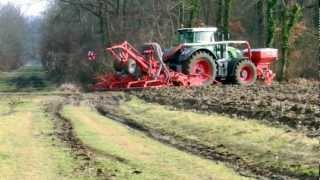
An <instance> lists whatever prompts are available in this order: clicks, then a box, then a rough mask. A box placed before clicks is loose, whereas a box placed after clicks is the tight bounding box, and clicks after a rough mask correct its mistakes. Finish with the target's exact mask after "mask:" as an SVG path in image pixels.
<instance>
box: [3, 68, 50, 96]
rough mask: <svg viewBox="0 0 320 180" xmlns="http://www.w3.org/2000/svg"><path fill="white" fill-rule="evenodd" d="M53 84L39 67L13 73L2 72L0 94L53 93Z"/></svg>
mask: <svg viewBox="0 0 320 180" xmlns="http://www.w3.org/2000/svg"><path fill="white" fill-rule="evenodd" d="M52 90H54V86H53V84H52V83H51V82H50V81H48V80H47V79H46V73H45V72H44V71H43V70H42V69H41V68H38V67H23V68H20V69H19V70H16V71H12V72H0V92H34V91H38V92H39V91H41V92H46V91H52Z"/></svg>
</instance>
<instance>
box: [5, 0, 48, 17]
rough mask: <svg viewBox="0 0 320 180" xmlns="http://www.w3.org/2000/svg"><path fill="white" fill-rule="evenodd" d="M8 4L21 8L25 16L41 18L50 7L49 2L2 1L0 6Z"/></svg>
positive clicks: (42, 0) (37, 0)
mask: <svg viewBox="0 0 320 180" xmlns="http://www.w3.org/2000/svg"><path fill="white" fill-rule="evenodd" d="M8 2H10V3H12V4H15V5H17V6H18V7H20V8H21V11H22V13H23V14H24V15H25V16H40V15H41V14H42V13H43V12H44V11H45V10H46V8H47V6H48V0H0V4H6V3H8Z"/></svg>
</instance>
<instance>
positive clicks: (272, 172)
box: [65, 84, 319, 179]
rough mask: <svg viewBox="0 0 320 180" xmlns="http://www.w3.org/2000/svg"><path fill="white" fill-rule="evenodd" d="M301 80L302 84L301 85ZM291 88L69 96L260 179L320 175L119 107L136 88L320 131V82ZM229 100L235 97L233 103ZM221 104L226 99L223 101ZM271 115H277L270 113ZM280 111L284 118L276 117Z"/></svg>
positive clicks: (163, 98)
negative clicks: (291, 169)
mask: <svg viewBox="0 0 320 180" xmlns="http://www.w3.org/2000/svg"><path fill="white" fill-rule="evenodd" d="M296 86H297V87H299V85H296ZM285 88H287V89H284V87H283V86H280V85H278V86H274V87H250V88H248V87H247V88H246V87H237V86H234V87H230V86H227V87H225V86H224V87H222V86H215V87H207V88H194V89H188V90H185V89H180V88H174V89H162V90H149V91H143V92H142V91H140V92H131V93H116V92H114V93H110V92H108V93H96V94H87V95H81V96H70V97H69V98H67V100H66V101H65V103H67V104H74V105H78V104H80V103H84V102H85V104H87V105H90V106H92V107H95V108H97V110H98V111H99V112H100V113H101V114H102V115H105V116H107V117H108V118H110V119H113V120H115V121H119V122H121V123H124V124H126V125H128V126H129V127H131V128H134V129H137V130H139V131H142V132H145V133H146V134H147V135H149V136H150V137H152V138H154V139H157V140H159V141H161V142H163V143H166V144H169V145H172V146H174V147H176V148H178V149H180V150H183V151H187V152H190V153H192V154H195V155H199V156H202V157H203V158H206V159H211V160H217V161H222V162H226V163H230V164H232V167H233V168H234V169H236V170H237V171H238V172H239V173H240V174H242V175H244V176H249V177H254V178H257V179H269V178H271V179H288V178H289V179H300V178H303V179H304V178H306V179H314V177H311V176H307V175H301V176H300V175H299V176H297V175H294V174H288V172H286V171H282V170H281V169H272V168H271V169H263V168H260V167H257V166H255V165H252V164H250V163H248V162H246V161H245V160H244V159H242V157H238V156H235V155H233V154H230V153H228V151H226V152H225V153H221V152H219V151H216V149H219V148H221V147H209V146H206V145H204V144H199V143H198V142H196V141H190V140H187V139H184V138H183V137H176V136H174V135H171V134H167V133H166V132H162V131H156V130H155V129H152V128H150V127H145V126H143V125H141V124H138V123H136V122H135V120H133V119H130V118H127V117H125V116H123V115H121V114H119V113H118V111H119V109H118V106H119V104H120V103H121V102H123V101H128V100H130V99H131V97H132V96H130V95H129V94H135V95H136V96H139V97H141V98H143V99H145V100H147V101H152V102H158V103H160V104H165V105H166V104H168V105H174V107H178V108H182V109H193V110H198V111H203V112H208V113H212V112H214V113H223V114H229V113H231V115H233V116H236V117H243V118H246V117H250V118H256V119H261V120H264V121H267V123H268V122H270V121H271V122H272V123H281V124H285V125H289V126H291V127H295V128H300V129H301V128H303V127H305V128H308V129H309V130H308V131H306V132H307V134H308V135H309V136H312V135H313V136H316V133H317V132H318V130H319V121H317V120H319V105H318V104H317V99H316V98H319V96H318V94H317V93H316V92H315V90H316V89H317V87H316V85H315V84H312V86H308V87H306V88H305V89H302V88H301V89H298V90H297V92H299V93H300V94H301V95H300V96H294V95H291V94H287V93H286V92H288V91H289V92H290V90H292V91H293V90H294V89H295V88H296V87H294V86H289V85H288V86H287V87H285ZM271 89H273V91H277V93H274V94H273V93H271V91H272V90H271ZM242 91H243V92H247V93H251V94H254V95H251V96H250V97H237V95H240V92H242ZM258 92H260V93H258ZM261 92H262V93H261ZM202 93H203V94H202ZM177 94H178V95H177ZM231 94H234V95H231ZM170 96H171V97H170ZM224 96H227V98H225V99H224V100H222V101H218V97H224ZM242 96H243V95H242ZM215 99H216V101H215ZM249 99H251V100H249ZM232 100H234V104H233V103H230V102H231V101H232ZM282 100H283V101H282ZM214 101H215V102H216V104H217V105H215V106H214V105H212V103H213V102H214ZM201 102H202V106H203V103H205V105H206V106H205V108H204V107H202V106H201V105H199V104H201ZM227 102H229V104H228V103H227ZM276 102H278V103H280V106H279V107H278V108H283V109H285V108H286V109H285V110H284V111H283V112H282V113H280V111H279V110H278V108H277V107H274V106H273V105H272V103H276ZM262 103H265V104H264V106H261V104H262ZM268 103H269V104H268ZM281 103H283V104H281ZM304 103H305V104H306V105H305V106H303V104H304ZM218 104H220V106H221V107H220V106H219V105H218ZM259 105H260V106H259ZM281 105H283V106H284V107H282V106H281ZM289 105H290V107H289V108H287V106H289ZM253 106H254V107H253ZM294 106H301V107H302V106H303V107H304V108H305V110H304V111H302V110H300V111H294V110H293V107H294ZM248 107H251V109H250V110H251V111H244V110H245V109H246V108H248ZM308 107H309V111H310V112H311V113H310V112H309V113H307V112H306V111H307V110H306V109H308ZM310 108H311V110H310ZM312 108H314V109H312ZM312 110H313V111H312ZM272 111H274V112H272ZM288 111H292V112H294V113H295V115H296V117H292V116H288V113H289V112H288ZM316 111H318V112H316ZM245 112H246V113H247V114H246V113H245ZM258 112H262V113H265V114H261V113H260V114H259V113H258ZM268 112H270V114H267V113H268ZM269 115H270V116H271V117H268V116H269ZM279 117H280V118H283V119H279V120H278V119H276V118H279ZM284 118H286V119H284ZM316 118H318V119H316ZM287 121H292V122H287ZM297 121H306V122H308V123H303V124H302V122H301V123H300V124H298V122H297ZM294 123H295V124H294Z"/></svg>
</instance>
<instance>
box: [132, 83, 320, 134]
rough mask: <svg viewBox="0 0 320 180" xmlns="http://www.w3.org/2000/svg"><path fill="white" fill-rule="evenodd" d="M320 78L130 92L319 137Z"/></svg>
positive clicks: (158, 100) (167, 102)
mask: <svg viewBox="0 0 320 180" xmlns="http://www.w3.org/2000/svg"><path fill="white" fill-rule="evenodd" d="M319 86H320V82H319V81H307V80H297V81H292V82H290V83H285V84H279V83H275V84H274V85H273V86H270V87H268V86H262V85H260V86H259V85H257V86H252V87H243V86H234V85H216V86H209V87H201V88H188V89H187V88H168V89H159V90H155V89H154V90H146V91H138V92H131V93H132V94H134V95H136V96H138V97H140V98H142V99H144V100H146V101H148V102H156V103H159V104H162V105H172V106H174V107H175V108H180V109H189V110H196V111H201V112H206V113H221V114H226V115H229V116H232V117H237V118H253V119H259V120H264V121H267V122H271V123H272V124H281V125H286V126H289V127H292V128H295V129H299V130H305V131H307V134H308V135H309V136H311V137H317V136H320V95H319V92H320V91H319V90H320V88H319Z"/></svg>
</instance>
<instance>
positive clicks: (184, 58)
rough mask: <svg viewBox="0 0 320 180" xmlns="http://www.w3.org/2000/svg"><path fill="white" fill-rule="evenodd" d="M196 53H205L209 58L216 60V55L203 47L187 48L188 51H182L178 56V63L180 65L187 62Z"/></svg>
mask: <svg viewBox="0 0 320 180" xmlns="http://www.w3.org/2000/svg"><path fill="white" fill-rule="evenodd" d="M197 52H206V53H208V54H209V55H210V56H212V57H213V58H214V59H215V60H216V59H217V58H216V55H215V54H214V53H212V52H211V51H210V50H208V49H206V48H203V47H199V48H188V49H186V50H184V51H183V52H182V53H181V54H180V56H179V62H180V63H182V62H184V61H187V60H188V59H190V58H191V57H192V56H193V55H194V54H196V53H197Z"/></svg>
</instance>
